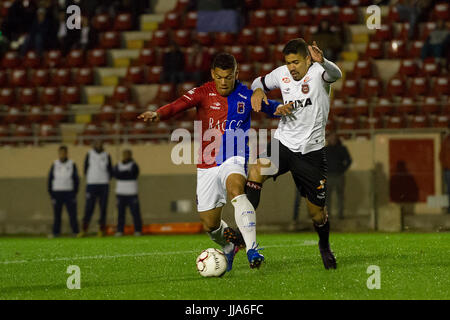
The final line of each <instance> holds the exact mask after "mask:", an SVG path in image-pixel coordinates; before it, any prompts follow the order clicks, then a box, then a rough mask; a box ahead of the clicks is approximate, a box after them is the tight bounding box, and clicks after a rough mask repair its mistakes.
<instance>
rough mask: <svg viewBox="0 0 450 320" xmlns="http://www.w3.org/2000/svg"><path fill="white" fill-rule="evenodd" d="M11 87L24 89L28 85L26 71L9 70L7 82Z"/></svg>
mask: <svg viewBox="0 0 450 320" xmlns="http://www.w3.org/2000/svg"><path fill="white" fill-rule="evenodd" d="M9 82H10V83H11V85H12V86H15V87H24V86H26V85H28V73H27V70H26V69H14V70H11V79H10V81H9Z"/></svg>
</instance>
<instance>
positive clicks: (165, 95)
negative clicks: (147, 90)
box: [154, 83, 175, 104]
mask: <svg viewBox="0 0 450 320" xmlns="http://www.w3.org/2000/svg"><path fill="white" fill-rule="evenodd" d="M174 98H175V87H174V85H173V84H171V83H164V84H161V85H160V86H159V88H158V92H157V94H156V97H155V100H154V103H157V104H162V103H168V102H171V101H172V100H174Z"/></svg>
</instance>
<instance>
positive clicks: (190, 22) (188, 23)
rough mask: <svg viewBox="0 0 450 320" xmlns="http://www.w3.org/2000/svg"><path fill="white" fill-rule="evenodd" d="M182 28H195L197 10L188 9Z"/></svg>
mask: <svg viewBox="0 0 450 320" xmlns="http://www.w3.org/2000/svg"><path fill="white" fill-rule="evenodd" d="M184 28H188V29H195V28H197V11H190V12H188V13H187V14H186V18H185V19H184Z"/></svg>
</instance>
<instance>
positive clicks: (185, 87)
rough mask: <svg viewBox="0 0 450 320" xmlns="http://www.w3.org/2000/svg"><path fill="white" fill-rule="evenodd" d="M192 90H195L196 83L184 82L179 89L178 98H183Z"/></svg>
mask: <svg viewBox="0 0 450 320" xmlns="http://www.w3.org/2000/svg"><path fill="white" fill-rule="evenodd" d="M192 88H195V82H183V83H182V84H180V85H179V86H178V88H177V97H181V96H182V95H183V94H185V93H186V92H188V91H189V90H191V89H192Z"/></svg>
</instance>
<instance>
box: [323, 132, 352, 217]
mask: <svg viewBox="0 0 450 320" xmlns="http://www.w3.org/2000/svg"><path fill="white" fill-rule="evenodd" d="M325 154H326V157H327V164H328V177H327V188H328V196H327V199H326V202H327V207H328V210H329V211H330V210H331V200H332V199H331V197H332V195H333V191H334V190H336V195H337V205H338V218H339V219H343V218H344V190H345V172H346V171H347V169H348V168H349V167H350V165H351V164H352V158H351V157H350V154H349V152H348V150H347V147H345V146H344V145H343V144H342V142H341V140H340V139H339V137H338V136H337V134H336V132H331V133H330V135H329V136H328V144H327V146H326V147H325Z"/></svg>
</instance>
